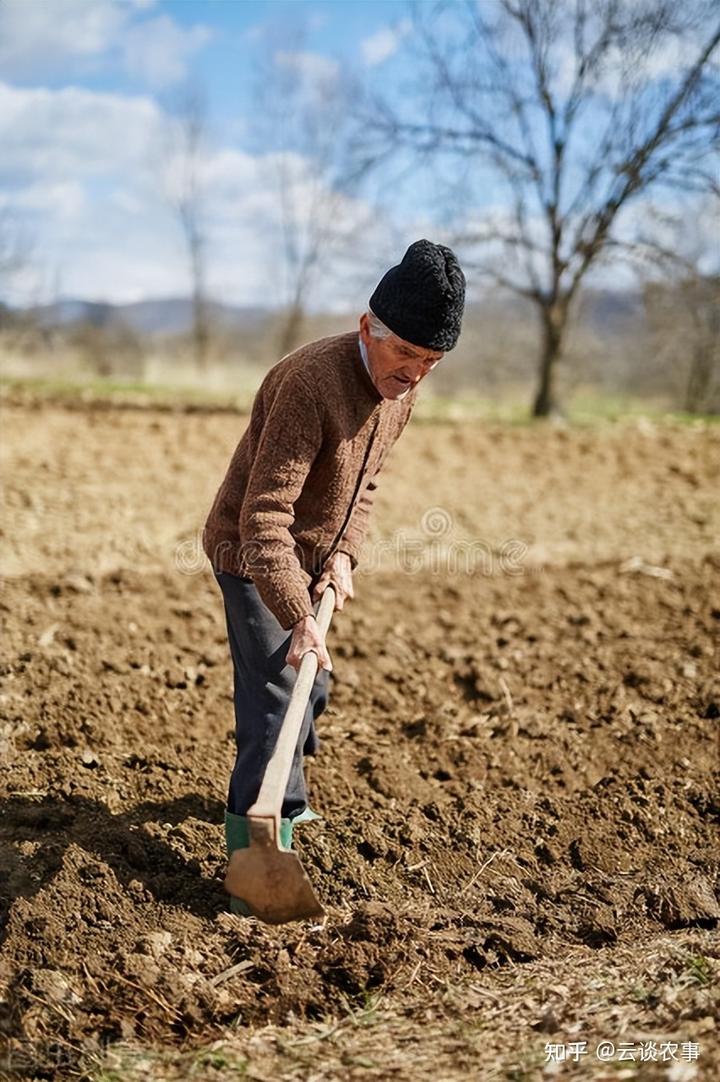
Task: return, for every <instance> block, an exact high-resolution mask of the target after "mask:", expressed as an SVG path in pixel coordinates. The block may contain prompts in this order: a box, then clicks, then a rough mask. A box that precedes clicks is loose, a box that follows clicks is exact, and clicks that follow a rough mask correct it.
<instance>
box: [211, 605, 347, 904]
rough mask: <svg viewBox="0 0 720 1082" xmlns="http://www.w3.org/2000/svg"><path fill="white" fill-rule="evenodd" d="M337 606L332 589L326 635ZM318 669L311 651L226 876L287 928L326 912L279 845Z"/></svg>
mask: <svg viewBox="0 0 720 1082" xmlns="http://www.w3.org/2000/svg"><path fill="white" fill-rule="evenodd" d="M334 607H335V591H334V589H333V588H332V586H328V587H326V589H325V590H324V591H323V594H322V597H321V599H320V606H319V608H318V613H317V622H318V625H319V627H320V629H321V631H322V633H323V635H325V634H326V633H327V630H328V628H329V626H330V619H331V617H332V613H333V609H334ZM317 669H318V658H317V654H316V653H315V651H314V650H311V651H309V652H308V653H307V654H305V656H304V657H303V659H302V661H301V663H300V668H299V669H298V675H297V679H296V681H295V686H294V688H293V692H292V695H291V696H290V702H289V703H288V707H287V710H286V712H285V717H284V719H283V723H282V728H281V729H280V735H279V736H278V739H277V744H276V745H275V751H274V752H273V756H272V759H271V760H270V762H269V763H268V765H267V768H266V770H265V776H264V777H263V780H262V785H261V786H260V792H259V793H258V797H257V800H256V801H255V803H254V804H253V806H252V807H251V808H249V809H248V811H247V819H248V825H249V828H250V845H249V846H248V847H247V848H246V849H235V850H234V851H233V853H232V854H231V856H230V862H229V864H228V870H227V875H226V876H225V890H226V891H227V892H228V893H229V894H232V895H234V896H235V897H237V898H242V899H243V900H244V901H245V902H246V903H247V905H248V906H249V908H250V909H251V911H252V914H253V916H255V917H257V918H258V919H259V920H262V921H265V923H266V924H285V923H286V922H287V921H291V920H303V919H305V918H307V917H316V916H320V914H322V913H323V907H322V906H321V905H320V902H319V901H318V899H317V897H316V895H315V891H314V890H313V888H312V884H311V882H310V880H309V879H308V875H307V872H306V871H305V869H304V868H303V866H302V864H301V863H300V858H299V857H298V855H297V853H295V852H294V851H293V850H292V849H283V848H282V846H281V844H280V812H281V809H282V803H283V798H284V795H285V790H286V788H287V783H288V778H289V777H290V769H291V766H292V760H293V755H294V753H295V747H296V745H297V742H298V738H299V736H300V730H301V728H302V723H303V718H304V716H305V710H306V709H307V704H308V700H309V698H310V692H311V691H312V686H313V683H314V681H315V676H316V674H317Z"/></svg>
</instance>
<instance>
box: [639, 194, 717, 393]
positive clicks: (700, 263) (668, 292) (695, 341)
mask: <svg viewBox="0 0 720 1082" xmlns="http://www.w3.org/2000/svg"><path fill="white" fill-rule="evenodd" d="M693 209H694V214H693V215H692V216H691V217H689V218H688V216H680V215H679V214H673V213H668V212H667V211H664V212H660V211H659V210H657V209H656V208H653V210H652V212H651V213H650V214H649V218H650V228H649V233H648V232H646V231H645V230H643V229H641V230H640V231H639V233H638V237H637V239H636V241H635V243H634V254H635V256H636V260H637V261H638V263H639V268H640V274H641V280H642V283H643V298H644V302H645V310H646V313H647V320H648V325H649V329H650V334H651V337H652V340H653V343H654V346H655V348H656V350H657V352H658V353H660V354H663V355H664V356H665V357H666V358H667V359H669V360H671V361H672V362H673V364H674V367H675V369H676V371H677V373H678V375H679V379H680V384H681V389H680V405H681V407H682V408H683V409H684V410H686V411H687V412H688V413H701V412H708V411H711V412H717V411H718V409H719V408H720V265H718V255H719V254H720V248H719V247H718V225H717V224H716V226H715V228H714V229H713V228H711V224H712V223H713V222H714V223H718V222H720V192H717V191H716V190H715V187H714V186H712V185H711V186H710V189H709V191H708V193H707V195H706V196H705V197H704V199H703V200H701V201H699V202H698V203H697V204H696V205H695V207H694V208H693Z"/></svg>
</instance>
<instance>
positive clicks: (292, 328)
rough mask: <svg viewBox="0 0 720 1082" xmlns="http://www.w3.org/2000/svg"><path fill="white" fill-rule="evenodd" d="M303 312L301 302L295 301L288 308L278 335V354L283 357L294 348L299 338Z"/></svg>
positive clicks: (303, 316)
mask: <svg viewBox="0 0 720 1082" xmlns="http://www.w3.org/2000/svg"><path fill="white" fill-rule="evenodd" d="M304 318H305V313H304V311H303V307H302V304H298V303H297V302H296V303H294V304H293V305H292V307H291V308H290V310H289V312H288V315H287V318H286V320H285V323H284V324H283V328H282V333H281V335H280V356H281V357H284V356H285V355H286V354H287V353H290V351H291V350H293V349H295V347H296V345H297V344H298V341H299V339H300V328H301V327H302V324H303V320H304Z"/></svg>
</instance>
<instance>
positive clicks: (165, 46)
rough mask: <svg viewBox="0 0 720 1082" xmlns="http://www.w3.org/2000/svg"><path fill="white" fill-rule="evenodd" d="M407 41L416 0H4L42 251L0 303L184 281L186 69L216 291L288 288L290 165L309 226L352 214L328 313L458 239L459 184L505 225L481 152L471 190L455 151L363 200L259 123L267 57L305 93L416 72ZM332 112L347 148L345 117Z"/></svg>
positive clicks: (273, 297) (2, 106) (161, 288)
mask: <svg viewBox="0 0 720 1082" xmlns="http://www.w3.org/2000/svg"><path fill="white" fill-rule="evenodd" d="M482 3H483V4H492V3H493V0H482ZM300 28H302V38H301V39H296V37H295V36H294V31H295V30H299V29H300ZM412 39H413V35H412V26H411V21H410V18H409V9H408V5H407V3H406V2H405V0H364V2H362V3H360V2H356V0H295V2H294V3H288V2H286V0H267V2H257V0H205V2H199V0H1V2H0V146H2V155H1V156H0V215H1V214H2V212H3V211H4V213H5V216H6V220H8V219H9V220H11V221H12V223H13V228H14V229H17V230H19V231H20V233H21V235H22V237H23V238H25V240H26V241H27V243H28V244H29V246H30V250H31V258H30V260H29V261H28V262H27V264H26V266H25V267H24V268H23V269H22V271H21V272H20V273H17V274H15V275H14V276H13V277H12V278H8V277H7V275H6V276H5V278H4V279H0V297H5V298H6V299H8V300H10V302H11V303H16V304H24V303H33V302H38V301H47V300H51V299H53V298H54V297H56V296H57V295H63V296H74V297H83V298H87V299H98V300H100V299H107V300H112V301H116V302H124V301H134V300H139V299H142V298H144V297H162V296H171V295H179V294H185V293H187V291H188V284H189V277H188V272H187V265H186V260H185V258H184V252H183V243H182V236H181V233H180V230H179V228H178V223H177V220H176V217H174V216H173V213H172V211H171V209H170V205H169V201H168V198H169V195H170V194H171V193H172V191H174V190H176V188H174V187H173V185H176V184H177V176H178V170H179V168H180V167H179V165H178V160H177V154H176V152H175V151H174V150H173V149H172V148H173V145H174V144H173V143H172V135H171V125H170V124H169V121H168V109H169V107H170V102H171V100H172V98H173V96H174V95H175V94H176V93H177V91H178V89H179V88H181V87H182V86H184V85H185V84H186V83H187V82H188V81H192V82H194V83H196V84H200V85H202V86H203V87H204V89H205V92H206V94H207V99H208V107H209V117H210V129H209V134H208V140H207V143H206V145H205V149H204V158H203V164H202V171H203V190H204V191H205V193H206V205H207V206H206V221H207V247H208V280H209V290H210V292H211V293H212V295H213V296H215V297H217V298H218V299H222V300H226V301H229V302H233V303H239V304H267V303H276V302H277V301H278V300H282V299H283V298H284V297H285V296H286V295H287V294H286V289H287V287H288V284H289V283H288V282H287V281H286V279H285V277H284V276H283V274H282V271H281V267H282V265H283V259H282V241H283V232H282V225H283V223H282V219H281V215H280V211H279V202H278V195H277V191H278V187H277V185H278V179H277V178H278V176H279V175H280V173H281V172H283V175H285V176H289V177H291V183H292V190H293V193H294V195H293V198H294V200H295V201H296V208H295V209H296V211H297V217H298V220H301V219H302V216H303V214H305V215H307V213H308V209H309V208H310V207H312V206H319V207H321V208H322V209H324V210H325V211H326V212H327V209H328V208H331V209H330V213H331V214H332V215H335V217H336V219H337V221H338V222H340V223H342V228H341V230H340V232H341V234H342V236H341V238H340V239H341V240H343V241H344V248H343V247H342V245H338V249H337V252H336V253H335V254H330V255H329V256H328V259H327V261H326V264H325V265H324V267H323V270H322V274H320V275H319V276H318V278H317V280H316V281H314V282H313V286H312V290H311V306H314V307H327V306H330V307H334V308H338V309H339V308H346V307H351V308H352V307H356V306H357V297H358V296H361V297H362V296H363V295H364V294H365V293H366V291H367V290H368V289H369V288H371V287H372V285H373V284H374V282H375V281H376V280H377V277H378V275H379V273H380V272H381V271H382V270H383V269H385V268H386V267H387V265H389V264H390V263H391V262H396V261H397V260H398V259H399V258H400V257H401V255H402V252H403V251H404V249H405V247H406V246H407V244H409V243H410V242H411V241H413V240H415V239H417V238H418V237H420V236H430V237H431V238H432V239H436V240H443V239H445V238H444V236H443V226H444V224H445V217H444V212H443V206H444V205H447V206H450V205H451V204H453V199H454V194H457V196H458V204H457V205H458V206H459V205H460V204H461V203H462V200H463V198H464V197H467V202H466V205H463V207H462V213H463V214H466V215H467V222H468V223H474V224H475V225H477V223H478V221H481V220H482V219H483V216H493V215H494V216H495V220H502V216H503V215H504V214H506V213H507V209H506V208H507V204H508V198H509V193H508V192H507V190H506V189H505V187H504V186H503V185H502V184H501V183H499V182H498V180H497V179H493V178H492V177H491V175H490V173H489V172H488V173H487V175H486V174H485V173H484V172H483V167H482V163H480V164H477V163H474V164H473V169H474V172H473V176H472V183H471V184H468V185H467V186H466V188H465V189H463V181H462V177H461V176H460V175H459V174H457V175H456V174H455V173H454V172H453V169H452V168H450V166H449V163H445V164H446V171H445V175H444V176H442V177H441V179H440V180H437V179H436V178H435V177H434V176H431V175H430V174H429V172H428V171H424V170H421V169H414V170H411V171H410V172H409V174H408V175H407V176H406V178H405V182H404V183H403V184H402V185H401V184H399V183H397V182H396V181H395V180H394V179H392V178H393V177H394V176H395V173H386V174H385V175H384V176H380V175H378V176H377V177H376V178H375V179H374V181H373V182H372V184H369V185H366V186H365V187H362V188H359V189H358V190H356V191H355V192H354V193H353V194H352V197H351V196H349V195H347V194H342V193H338V192H337V191H336V190H334V189H333V186H332V182H331V181H328V180H327V178H326V179H325V180H322V183H320V181H318V176H317V171H316V170H315V169H314V165H313V161H312V159H311V157H310V156H308V155H307V154H302V153H298V152H294V151H295V148H294V147H292V146H290V145H288V144H285V145H284V146H280V145H279V144H277V143H276V140H275V138H274V136H275V134H276V133H275V132H274V131H273V130H272V129H270V128H268V127H267V126H266V127H265V128H264V129H263V128H262V125H260V128H258V124H257V121H256V117H255V115H254V110H255V113H256V112H257V108H256V105H255V104H254V103H255V102H256V99H255V97H254V91H253V86H254V81H255V78H256V77H255V75H254V71H255V66H256V64H257V62H258V60H259V58H260V57H261V56H268V57H270V58H271V59H270V63H271V64H272V65H275V66H276V67H277V68H278V69H284V70H285V71H286V72H287V71H291V70H292V71H294V72H296V73H300V74H301V75H302V78H303V79H304V80H307V85H308V86H311V85H316V86H321V85H323V80H325V85H329V86H331V85H334V84H333V80H336V79H339V76H340V75H341V74H342V73H345V72H350V73H352V74H354V75H355V76H356V77H358V78H361V79H362V80H364V81H365V83H366V84H369V85H370V86H376V87H379V88H381V89H382V90H384V91H387V90H388V88H389V87H391V86H403V87H404V86H406V85H407V83H408V81H409V80H411V79H412V78H413V77H414V75H415V74H416V69H415V68H414V66H413V62H412V60H411V59H409V55H408V51H407V50H408V49H409V48H411V47H412V44H413V40H412ZM560 59H561V61H562V56H561V58H560ZM677 63H678V57H676V56H674V55H673V54H667V55H664V56H662V57H660V58H659V61H658V64H659V66H658V71H659V72H660V73H661V74H663V73H667V72H671V73H672V70H673V68H674V67H675V68H676V67H677ZM561 66H562V65H561ZM338 85H339V84H338ZM403 93H405V91H404V90H403ZM588 119H589V120H590V124H589V127H588V129H587V134H588V135H589V137H590V139H592V135H593V132H592V114H589V118H588ZM334 123H337V131H336V130H335V129H333V131H332V133H331V134H333V135H335V134H337V136H338V141H339V136H340V132H341V128H342V115H341V114H340V113H337V114H335V121H334ZM397 164H398V166H400V165H402V164H403V163H402V160H401V159H398V163H397ZM405 164H407V163H405ZM393 168H395V167H393ZM321 179H322V178H321ZM323 183H324V184H325V188H323V187H322V184H323ZM453 183H458V187H457V189H456V193H454V192H453ZM438 193H442V196H443V202H441V201H440V199H439V197H438ZM453 205H454V204H453ZM1 221H2V217H1V216H0V222H1ZM455 224H457V222H456V223H455ZM461 224H463V225H464V224H465V220H464V219H463V221H462V222H461ZM615 273H616V274H617V272H615ZM612 280H617V277H615V278H614V279H612Z"/></svg>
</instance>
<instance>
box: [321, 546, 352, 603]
mask: <svg viewBox="0 0 720 1082" xmlns="http://www.w3.org/2000/svg"><path fill="white" fill-rule="evenodd" d="M330 583H332V585H333V586H334V587H335V608H336V610H337V609H341V608H342V607H343V605H344V604H345V602H346V601H347V599H348V598H353V597H354V596H355V593H354V591H353V582H352V564H351V563H350V557H349V556H348V554H347V553H346V552H335V553H333V555H332V556H331V557H330V559H329V560H328V561H327V562H326V563H325V565H324V567H323V570H322V575H321V576H320V578H319V579H318V581H317V584H316V586H315V589H314V590H313V595H312V596H313V601H317V600H318V599H319V598H320V597H322V595H323V593H324V592H325V588H326V587H327V586H328V585H329V584H330Z"/></svg>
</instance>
